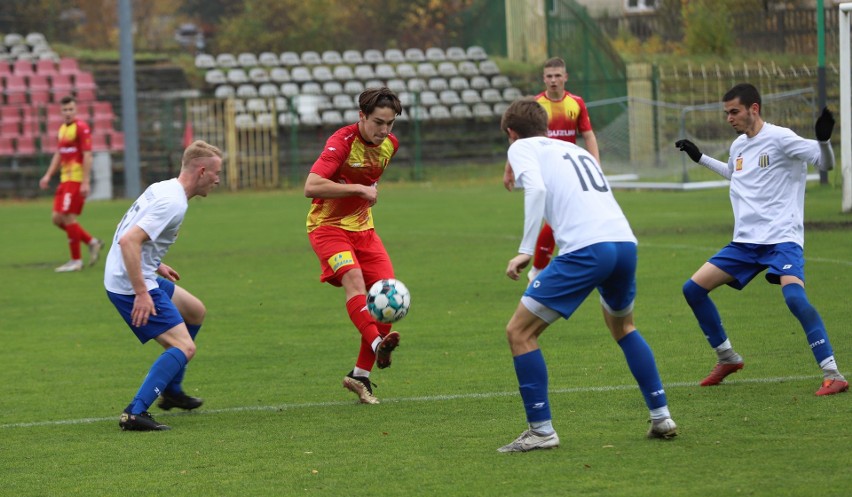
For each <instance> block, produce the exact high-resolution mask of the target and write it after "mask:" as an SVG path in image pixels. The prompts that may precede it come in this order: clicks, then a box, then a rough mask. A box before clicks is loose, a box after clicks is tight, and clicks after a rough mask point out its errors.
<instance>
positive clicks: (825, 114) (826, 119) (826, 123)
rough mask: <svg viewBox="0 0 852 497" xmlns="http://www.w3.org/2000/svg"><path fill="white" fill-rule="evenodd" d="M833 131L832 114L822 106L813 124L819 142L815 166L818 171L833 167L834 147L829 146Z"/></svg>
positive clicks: (829, 169)
mask: <svg viewBox="0 0 852 497" xmlns="http://www.w3.org/2000/svg"><path fill="white" fill-rule="evenodd" d="M832 132H834V114H832V113H831V111H830V110H828V107H823V108H822V112H820V115H819V117H818V118H817V120H816V123H815V124H814V134H815V135H816V139H817V141H818V142H819V152H820V159H819V163H818V164H816V167H817V168H818V169H819V170H820V171H831V170H832V169H834V149H832V148H831V133H832Z"/></svg>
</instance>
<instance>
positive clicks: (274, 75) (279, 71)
mask: <svg viewBox="0 0 852 497" xmlns="http://www.w3.org/2000/svg"><path fill="white" fill-rule="evenodd" d="M269 79H271V80H272V81H274V82H276V83H286V82H287V81H290V71H288V70H287V68H286V67H273V68H272V69H270V70H269Z"/></svg>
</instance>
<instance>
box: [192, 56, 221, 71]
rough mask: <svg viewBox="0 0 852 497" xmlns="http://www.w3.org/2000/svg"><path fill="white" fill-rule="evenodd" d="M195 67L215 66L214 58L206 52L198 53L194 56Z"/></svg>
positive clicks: (209, 67) (207, 67) (210, 67)
mask: <svg viewBox="0 0 852 497" xmlns="http://www.w3.org/2000/svg"><path fill="white" fill-rule="evenodd" d="M195 67H197V68H199V69H213V68H214V67H216V59H215V58H214V57H213V56H212V55H210V54H207V53H200V54H198V55H196V56H195Z"/></svg>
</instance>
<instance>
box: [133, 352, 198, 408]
mask: <svg viewBox="0 0 852 497" xmlns="http://www.w3.org/2000/svg"><path fill="white" fill-rule="evenodd" d="M187 362H188V361H187V360H186V355H185V354H184V353H183V351H182V350H180V349H178V348H176V347H172V348H170V349H168V350H166V351H165V352H163V353H162V354H160V357H158V358H157V360H156V361H154V364H153V365H152V366H151V369H150V371H148V376H146V377H145V381H143V382H142V386H141V387H139V391H138V392H136V397H134V398H133V402H131V403H130V414H139V413H141V412H144V411H147V410H148V408H149V407H150V406H151V404H153V403H154V401H155V400H157V397H158V396H159V395H160V393H161V392H162V391H163V389H164V388H165V387H166V385H167V384H168V383H169V382H170V381H171V379H172V378H174V377H175V375H176V374H178V372H179V371H180V370H181V369H182V368H183V367H184V366H186V363H187Z"/></svg>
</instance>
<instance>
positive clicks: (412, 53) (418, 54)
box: [405, 48, 426, 62]
mask: <svg viewBox="0 0 852 497" xmlns="http://www.w3.org/2000/svg"><path fill="white" fill-rule="evenodd" d="M405 60H407V61H408V62H423V61H425V60H426V55H425V54H424V53H423V50H421V49H419V48H409V49H408V50H406V51H405Z"/></svg>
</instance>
